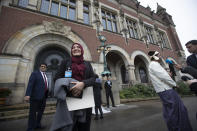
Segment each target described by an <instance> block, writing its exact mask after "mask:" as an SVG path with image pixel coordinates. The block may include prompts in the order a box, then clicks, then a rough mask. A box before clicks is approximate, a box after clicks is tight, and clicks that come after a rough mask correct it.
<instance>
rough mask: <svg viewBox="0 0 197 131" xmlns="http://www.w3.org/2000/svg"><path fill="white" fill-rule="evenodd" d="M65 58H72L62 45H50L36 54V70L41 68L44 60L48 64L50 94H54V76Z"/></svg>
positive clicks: (47, 73)
mask: <svg viewBox="0 0 197 131" xmlns="http://www.w3.org/2000/svg"><path fill="white" fill-rule="evenodd" d="M63 59H70V55H69V54H68V53H67V52H66V51H65V50H64V49H62V48H60V47H54V46H50V47H47V48H45V49H43V50H41V51H40V52H39V53H38V55H37V56H36V60H35V65H34V70H39V65H40V64H41V63H42V62H44V63H46V64H47V72H46V75H47V78H48V81H49V92H50V93H49V95H50V96H53V90H54V81H53V79H54V76H55V74H56V72H57V70H58V68H59V66H60V64H61V61H62V60H63Z"/></svg>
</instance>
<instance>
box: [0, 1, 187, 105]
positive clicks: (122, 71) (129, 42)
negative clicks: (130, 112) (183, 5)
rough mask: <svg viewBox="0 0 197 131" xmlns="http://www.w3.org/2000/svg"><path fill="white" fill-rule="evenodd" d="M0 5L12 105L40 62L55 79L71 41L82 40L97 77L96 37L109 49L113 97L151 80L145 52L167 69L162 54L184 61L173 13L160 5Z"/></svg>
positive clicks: (1, 58) (3, 82) (0, 54)
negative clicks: (103, 39) (131, 85)
mask: <svg viewBox="0 0 197 131" xmlns="http://www.w3.org/2000/svg"><path fill="white" fill-rule="evenodd" d="M0 5H1V7H0V29H1V30H0V34H1V35H0V71H1V75H0V86H1V87H8V88H11V89H12V90H13V92H12V95H11V96H10V101H9V103H11V104H12V103H21V102H22V101H23V96H24V93H25V90H26V87H27V82H28V78H29V76H30V74H31V72H32V71H34V70H36V69H38V65H39V64H40V62H43V61H44V62H46V63H47V64H48V65H49V68H48V72H47V75H48V78H49V80H51V79H53V76H54V74H55V72H56V70H57V68H58V66H59V64H60V63H61V60H62V59H65V58H69V57H70V48H71V45H72V44H73V43H74V42H78V43H81V44H82V46H83V47H84V50H85V56H84V58H85V60H87V61H90V62H91V64H92V66H93V68H94V71H95V72H96V73H97V74H99V75H100V74H101V72H102V71H103V54H102V53H98V52H97V48H98V47H99V46H100V45H101V42H100V41H99V38H98V37H99V36H100V35H103V36H105V37H106V39H107V41H106V42H105V44H107V47H111V51H109V52H106V60H107V64H108V65H107V66H108V69H109V70H110V71H111V73H112V76H111V79H112V80H114V83H115V85H116V87H115V89H114V92H115V94H117V96H118V91H119V90H120V89H122V87H123V86H126V85H127V84H128V83H148V82H149V77H148V70H147V67H148V64H149V62H150V59H149V57H148V55H147V52H148V51H150V50H157V51H159V52H160V53H161V55H162V57H163V64H162V65H163V66H164V67H165V68H168V65H166V63H165V59H166V58H169V59H171V60H173V61H174V62H175V63H181V62H183V61H184V59H185V54H184V51H183V48H182V46H181V43H180V41H179V38H178V35H177V33H176V29H175V24H174V22H173V20H172V17H171V16H170V15H169V14H168V13H167V12H166V9H165V8H163V7H161V6H160V5H157V11H156V12H154V11H152V10H151V9H150V8H149V7H143V6H141V5H140V3H139V2H138V1H137V0H1V3H0ZM54 62H55V63H54ZM52 85H53V81H51V82H50V86H51V87H50V88H51V89H52V88H53V87H52Z"/></svg>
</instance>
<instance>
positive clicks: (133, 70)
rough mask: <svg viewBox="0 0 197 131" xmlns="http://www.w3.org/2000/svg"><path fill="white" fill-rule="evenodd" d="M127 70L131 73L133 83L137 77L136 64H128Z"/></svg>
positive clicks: (130, 77)
mask: <svg viewBox="0 0 197 131" xmlns="http://www.w3.org/2000/svg"><path fill="white" fill-rule="evenodd" d="M127 71H128V73H129V80H130V81H131V82H132V83H133V82H134V83H135V82H136V77H135V66H134V65H128V66H127Z"/></svg>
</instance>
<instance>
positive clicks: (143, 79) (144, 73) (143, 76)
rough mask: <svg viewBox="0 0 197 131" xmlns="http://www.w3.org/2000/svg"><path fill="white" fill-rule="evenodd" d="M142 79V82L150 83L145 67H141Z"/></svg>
mask: <svg viewBox="0 0 197 131" xmlns="http://www.w3.org/2000/svg"><path fill="white" fill-rule="evenodd" d="M139 74H140V79H141V82H142V83H148V79H147V73H146V70H145V69H144V67H140V68H139Z"/></svg>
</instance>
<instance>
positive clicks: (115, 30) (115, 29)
mask: <svg viewBox="0 0 197 131" xmlns="http://www.w3.org/2000/svg"><path fill="white" fill-rule="evenodd" d="M112 25H113V32H117V25H116V22H115V21H113V22H112Z"/></svg>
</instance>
